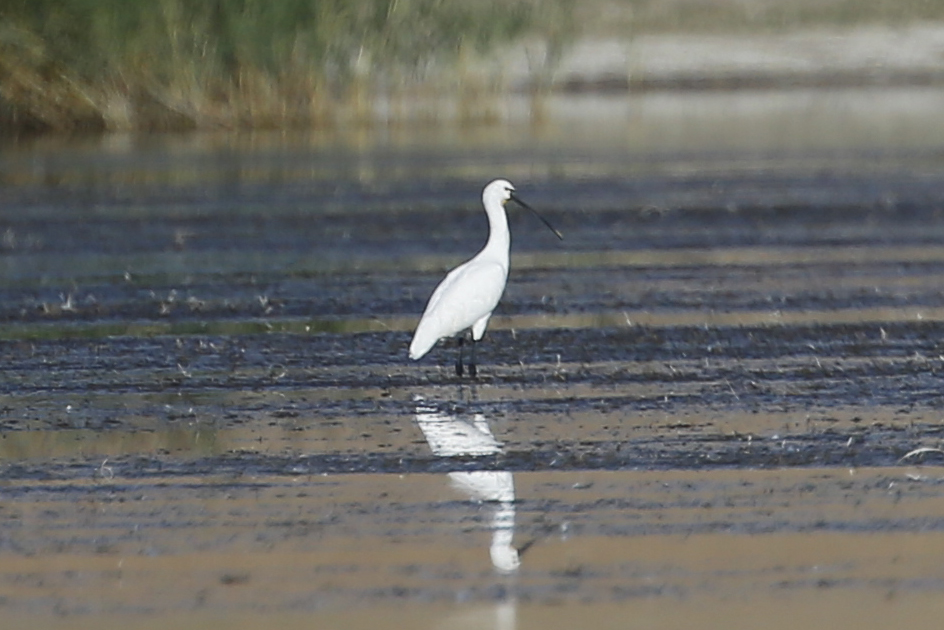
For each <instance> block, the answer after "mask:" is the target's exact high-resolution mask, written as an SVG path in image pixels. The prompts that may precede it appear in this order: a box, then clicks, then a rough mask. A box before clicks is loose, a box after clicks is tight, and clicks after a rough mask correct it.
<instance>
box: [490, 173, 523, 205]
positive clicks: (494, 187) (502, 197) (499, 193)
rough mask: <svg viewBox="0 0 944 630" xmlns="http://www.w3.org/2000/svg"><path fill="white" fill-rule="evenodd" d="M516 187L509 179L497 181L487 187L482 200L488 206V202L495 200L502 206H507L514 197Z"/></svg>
mask: <svg viewBox="0 0 944 630" xmlns="http://www.w3.org/2000/svg"><path fill="white" fill-rule="evenodd" d="M514 192H515V187H514V185H513V184H512V183H511V182H510V181H508V180H507V179H496V180H495V181H493V182H491V183H490V184H489V185H488V186H486V187H485V190H483V191H482V199H483V200H484V201H485V202H486V205H488V201H489V200H491V199H494V200H496V201H498V203H500V204H501V205H505V203H507V202H508V200H509V199H511V198H512V197H513V196H514Z"/></svg>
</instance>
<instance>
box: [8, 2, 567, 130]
mask: <svg viewBox="0 0 944 630" xmlns="http://www.w3.org/2000/svg"><path fill="white" fill-rule="evenodd" d="M562 1H567V0H555V2H557V3H560V2H562ZM534 8H535V3H534V2H532V1H528V0H510V1H507V0H471V1H462V0H351V1H344V0H0V99H2V101H0V117H2V122H5V123H6V124H7V125H8V126H10V125H12V126H18V127H24V126H35V127H38V128H53V129H65V128H72V127H77V126H84V127H92V128H105V127H131V128H148V127H185V128H186V127H207V126H214V125H219V126H265V125H285V124H292V123H301V124H311V123H317V122H319V121H321V120H323V119H325V118H328V117H330V115H331V113H332V112H333V111H335V110H336V109H337V107H339V106H343V101H344V99H345V97H346V93H347V92H348V91H350V90H352V89H353V88H354V87H357V86H358V85H360V84H366V85H371V86H373V85H375V84H377V83H380V82H383V81H386V82H388V83H389V81H390V80H391V78H395V80H396V81H398V82H401V83H403V82H408V81H413V80H417V79H420V78H422V74H423V73H424V71H425V69H426V68H427V66H428V64H429V62H430V61H432V60H437V61H442V60H446V61H449V60H451V59H455V58H456V57H458V56H459V54H460V52H461V51H464V50H479V51H484V50H487V49H489V48H490V47H492V46H493V45H494V44H496V43H497V42H506V41H510V40H512V39H513V38H515V37H517V36H519V35H521V34H522V33H524V32H526V31H527V30H528V29H529V28H532V27H533V25H534V23H535V22H534V15H535V11H534ZM339 103H340V105H339Z"/></svg>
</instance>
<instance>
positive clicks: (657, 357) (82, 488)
mask: <svg viewBox="0 0 944 630" xmlns="http://www.w3.org/2000/svg"><path fill="white" fill-rule="evenodd" d="M942 100H944V93H941V92H939V91H935V90H911V91H907V92H904V91H896V92H881V91H875V90H849V91H844V92H837V93H830V92H789V93H771V92H758V93H750V92H742V93H739V94H737V95H720V94H710V93H706V94H701V95H698V94H694V95H693V94H688V95H674V96H672V95H668V94H651V95H648V96H645V97H633V98H630V99H626V98H602V99H601V98H596V99H590V100H587V99H580V98H578V99H572V100H566V99H565V100H562V101H559V102H556V101H551V102H548V103H546V104H545V106H546V107H547V110H546V112H545V114H546V115H547V118H546V119H545V122H544V123H543V124H542V125H527V124H524V123H516V122H510V123H508V124H507V125H499V126H495V127H490V128H487V129H484V130H461V129H453V128H448V127H446V126H442V127H440V128H437V129H431V130H430V129H427V130H426V131H424V132H419V131H415V130H414V131H407V130H402V129H401V130H393V131H390V130H379V129H375V130H363V129H362V130H348V131H347V132H337V133H335V134H327V133H323V134H317V133H310V134H309V133H298V134H294V133H286V134H276V133H272V134H253V135H223V134H220V135H207V134H204V135H196V136H160V137H145V138H137V137H124V138H117V137H109V138H105V139H76V140H74V141H71V142H66V141H62V140H58V141H51V140H47V139H40V140H35V141H32V142H22V143H20V144H17V145H9V146H7V147H5V148H4V151H3V154H2V157H0V166H2V169H0V173H2V175H0V179H2V181H3V183H4V186H3V188H2V189H0V197H2V205H0V232H2V234H0V270H2V272H0V321H2V322H3V326H2V328H0V352H2V359H3V360H2V362H0V372H2V374H3V377H2V380H0V613H2V614H3V617H4V624H5V627H7V626H9V627H30V628H36V627H58V626H67V627H70V628H76V627H92V626H94V627H96V628H108V627H150V626H151V625H157V624H158V623H160V624H161V625H166V623H167V622H168V621H172V622H173V624H174V625H176V626H180V627H194V628H196V627H208V626H212V625H214V624H217V625H226V626H227V627H257V626H259V625H266V626H270V625H276V624H278V625H280V626H286V627H302V626H304V627H311V626H312V625H313V624H314V625H315V626H317V627H338V628H342V627H343V628H358V627H375V626H377V625H379V624H385V625H389V624H390V622H391V620H394V621H395V622H396V624H397V625H406V624H411V625H415V626H418V627H441V628H463V627H495V628H531V627H539V626H540V627H543V628H563V627H574V626H579V627H585V626H588V625H592V626H595V627H625V626H626V620H627V619H631V620H633V621H634V622H636V623H638V625H648V626H666V627H669V626H672V627H676V626H679V625H683V624H684V625H693V624H695V623H697V624H698V625H701V626H703V627H725V628H730V627H756V626H757V625H761V624H762V625H764V626H765V627H774V628H777V627H784V628H786V627H796V626H797V624H803V625H804V626H805V627H830V628H836V627H856V628H880V627H881V628H884V627H888V626H889V625H890V623H891V621H894V622H895V623H896V624H898V623H900V622H901V621H906V622H907V623H909V625H910V626H912V627H936V626H937V624H936V623H934V622H933V620H935V619H936V618H938V617H939V615H940V613H941V607H942V605H941V604H940V602H941V601H944V599H942V597H941V594H942V589H944V572H942V570H941V567H940V563H939V562H937V561H936V559H937V557H938V556H937V554H936V552H935V551H934V550H935V549H937V548H938V547H940V546H941V545H942V544H944V543H942V540H944V539H942V538H941V533H942V532H944V504H942V499H944V493H942V488H944V486H942V483H941V475H940V473H939V470H940V468H939V467H938V465H939V464H940V463H941V462H942V461H944V457H942V455H941V451H940V450H938V449H939V448H940V447H941V427H940V409H941V401H940V397H939V395H938V392H939V390H940V383H939V381H940V378H939V377H940V371H941V361H942V359H944V358H942V352H941V346H940V341H939V339H940V337H941V332H942V329H944V299H942V297H941V293H940V286H941V281H942V279H944V278H942V276H944V253H942V251H944V250H941V248H940V243H941V242H944V222H942V221H941V220H940V219H941V215H942V212H944V210H942V200H944V176H942V175H941V172H942V171H941V168H940V167H941V161H942V158H944V154H942V153H941V151H940V147H941V146H942V141H944V123H941V121H940V116H939V115H938V112H939V111H940V107H939V106H940V104H941V101H942ZM864 103H868V106H865V105H864ZM508 107H511V108H513V107H520V103H518V104H515V103H510V104H508ZM570 111H592V112H595V123H594V124H591V123H590V122H587V121H586V120H585V119H578V118H576V117H574V116H572V115H570V114H568V112H570ZM785 122H789V125H787V126H786V127H784V124H785ZM497 175H503V176H507V177H509V178H511V179H512V180H513V181H515V182H516V183H517V184H518V186H519V191H520V194H521V196H522V197H524V198H525V199H527V200H528V201H530V202H532V203H533V205H535V206H536V207H539V208H540V209H541V210H542V213H544V214H546V215H547V216H548V218H550V219H551V220H552V222H553V223H554V224H555V225H556V226H558V227H559V228H560V229H561V231H563V232H564V234H565V241H563V242H562V243H560V242H558V241H557V240H556V239H555V238H554V237H553V236H552V235H551V234H550V233H548V232H547V231H546V230H545V229H544V228H543V226H541V225H540V224H539V223H537V222H536V221H534V220H533V217H529V216H527V215H525V214H520V215H518V214H513V215H512V217H511V224H512V231H513V235H514V244H513V254H512V267H513V268H512V272H511V278H510V281H509V285H508V288H507V291H506V294H505V296H504V299H503V301H502V304H501V306H500V307H499V310H498V311H497V312H496V315H495V317H494V319H493V321H492V323H491V325H490V329H489V334H488V335H487V336H486V340H485V342H484V343H483V344H482V346H481V348H480V349H479V352H478V357H479V360H480V364H481V365H480V377H479V378H478V379H476V381H474V382H470V381H461V380H459V379H457V378H456V377H455V376H454V374H453V370H452V361H453V352H454V349H453V348H452V347H451V346H446V345H445V344H441V345H440V346H439V347H437V348H436V349H434V351H433V352H432V353H431V354H430V355H429V356H428V357H426V358H424V359H423V360H422V361H420V362H418V363H412V362H410V361H408V359H407V358H406V347H407V345H408V342H409V337H410V332H411V331H412V328H413V326H414V325H415V322H416V320H417V317H418V314H419V313H420V312H421V311H422V308H423V305H424V303H425V300H426V298H427V296H428V295H429V293H430V291H431V290H432V288H433V287H434V286H435V284H436V282H438V280H439V278H440V277H441V276H442V274H443V273H444V272H445V270H446V269H448V268H449V267H450V266H452V265H454V264H455V263H457V262H460V261H461V260H463V259H464V258H466V257H468V256H470V255H472V254H473V253H474V252H475V251H476V249H477V248H478V247H479V246H480V245H481V243H482V242H484V239H485V230H486V223H485V220H484V217H483V216H482V211H481V208H480V206H479V203H478V201H477V198H478V194H479V191H480V189H481V187H482V185H483V184H484V183H485V182H486V181H487V180H488V179H489V178H491V177H493V176H497ZM922 449H923V450H922Z"/></svg>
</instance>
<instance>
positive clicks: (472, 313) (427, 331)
mask: <svg viewBox="0 0 944 630" xmlns="http://www.w3.org/2000/svg"><path fill="white" fill-rule="evenodd" d="M509 199H510V200H512V201H514V202H515V203H517V204H518V205H520V206H522V207H524V208H527V209H528V210H530V211H531V212H533V213H534V215H535V216H536V217H537V218H539V219H540V220H541V221H543V222H544V225H546V226H547V227H548V228H550V230H551V231H552V232H554V234H556V235H557V238H559V239H561V240H563V238H564V237H563V236H561V233H560V232H558V231H557V230H555V229H554V227H553V226H552V225H551V224H550V223H548V221H547V219H545V218H544V217H542V216H541V215H540V214H538V212H537V210H535V209H534V208H532V207H531V206H529V205H528V204H526V203H524V202H523V201H521V200H520V199H518V198H517V197H516V196H515V187H514V186H512V184H511V182H509V181H507V180H504V179H496V180H495V181H493V182H491V183H490V184H489V185H488V186H486V187H485V190H483V191H482V203H483V204H484V205H485V214H487V215H488V226H489V232H488V242H487V243H486V244H485V247H483V248H482V251H480V252H479V253H478V254H476V255H475V257H474V258H472V260H469V261H467V262H465V263H463V264H461V265H459V266H458V267H456V268H455V269H453V270H452V271H450V272H449V273H448V274H447V275H446V277H445V278H443V281H442V282H440V283H439V286H438V287H436V290H435V291H433V295H432V296H431V297H430V298H429V303H428V304H427V305H426V310H425V311H424V312H423V317H422V318H421V319H420V323H419V325H418V326H417V327H416V332H415V333H413V341H412V342H411V343H410V358H411V359H413V360H414V361H415V360H417V359H419V358H420V357H422V356H423V355H425V354H426V353H427V352H429V350H430V348H432V347H433V346H434V345H435V344H436V342H437V341H439V340H440V339H444V338H446V337H452V336H454V335H457V334H460V333H462V334H463V335H464V333H465V330H466V329H468V328H471V329H472V342H473V344H472V352H471V358H470V360H469V375H470V376H473V377H474V376H475V343H474V342H476V341H479V340H480V339H481V338H482V335H484V334H485V327H486V326H488V319H489V317H491V316H492V311H494V310H495V307H496V306H497V305H498V301H499V300H500V299H501V296H502V293H504V291H505V281H506V280H507V279H508V250H509V249H510V247H511V234H510V233H509V231H508V217H507V216H506V215H505V203H506V202H507V201H508V200H509ZM463 340H464V337H463V336H460V337H459V357H458V358H457V359H456V374H458V375H459V376H462V372H463V368H462V343H463Z"/></svg>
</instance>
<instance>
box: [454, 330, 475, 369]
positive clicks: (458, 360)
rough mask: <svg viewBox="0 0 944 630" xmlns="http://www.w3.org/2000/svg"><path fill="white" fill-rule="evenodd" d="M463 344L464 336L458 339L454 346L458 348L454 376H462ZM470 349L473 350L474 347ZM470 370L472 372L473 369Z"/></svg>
mask: <svg viewBox="0 0 944 630" xmlns="http://www.w3.org/2000/svg"><path fill="white" fill-rule="evenodd" d="M464 343H465V336H464V335H463V336H461V337H459V339H458V340H457V341H456V345H458V346H459V354H458V356H457V357H456V376H462V344H464ZM472 347H473V348H474V347H475V346H472ZM471 369H473V370H474V369H475V368H471Z"/></svg>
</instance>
